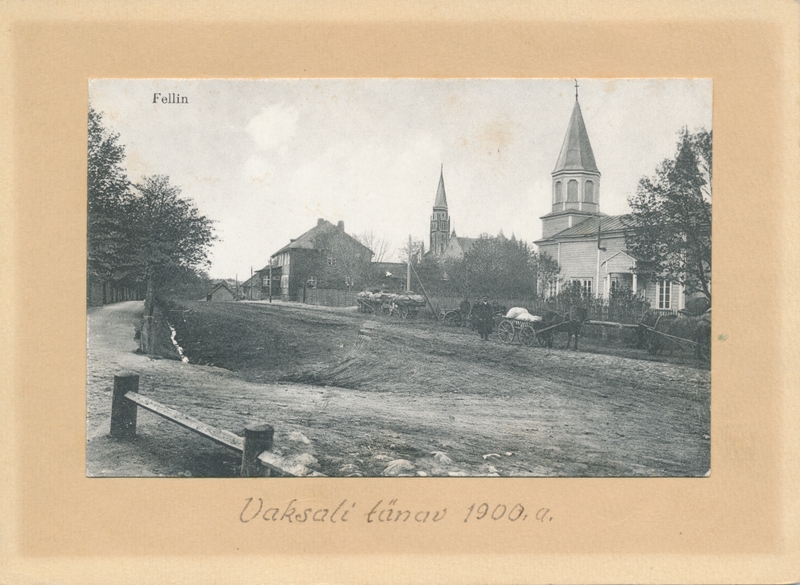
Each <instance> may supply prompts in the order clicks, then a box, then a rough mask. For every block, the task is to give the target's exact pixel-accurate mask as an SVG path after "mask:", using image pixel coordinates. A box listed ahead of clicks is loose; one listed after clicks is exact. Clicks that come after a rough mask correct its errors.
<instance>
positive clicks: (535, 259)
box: [416, 233, 559, 299]
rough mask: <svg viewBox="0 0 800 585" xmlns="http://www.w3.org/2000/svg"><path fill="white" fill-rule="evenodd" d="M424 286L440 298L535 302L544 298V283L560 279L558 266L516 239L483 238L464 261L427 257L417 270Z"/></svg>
mask: <svg viewBox="0 0 800 585" xmlns="http://www.w3.org/2000/svg"><path fill="white" fill-rule="evenodd" d="M416 270H417V273H418V274H419V276H420V278H421V279H422V280H423V282H425V283H426V286H428V285H427V283H431V288H432V289H433V290H434V291H435V292H437V293H440V294H447V295H450V296H458V297H464V298H472V297H474V296H481V295H489V296H491V297H493V298H505V299H512V298H514V299H519V298H534V297H537V296H541V295H542V294H544V292H545V291H544V290H542V285H543V283H548V282H550V281H551V280H553V279H554V278H557V276H558V271H559V268H558V265H557V264H556V262H555V261H554V260H553V259H552V258H550V257H549V256H547V255H546V254H545V255H540V254H539V253H538V252H536V251H535V250H533V249H531V248H530V247H529V246H528V244H527V243H526V242H524V241H521V240H517V239H516V238H515V237H514V236H513V235H512V236H511V238H506V237H505V236H504V235H503V234H502V233H500V234H499V235H497V236H489V235H487V234H482V235H481V236H480V237H479V238H478V239H477V240H475V241H474V242H473V243H472V246H471V247H470V248H469V250H467V251H466V252H465V253H464V257H463V258H444V259H439V258H436V257H434V256H432V255H428V256H425V257H424V258H423V259H422V261H421V262H420V263H419V265H418V266H416Z"/></svg>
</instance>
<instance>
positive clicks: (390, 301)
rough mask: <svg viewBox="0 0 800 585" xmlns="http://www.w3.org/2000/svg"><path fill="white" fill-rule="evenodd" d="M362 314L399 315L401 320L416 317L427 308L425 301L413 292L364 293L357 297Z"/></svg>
mask: <svg viewBox="0 0 800 585" xmlns="http://www.w3.org/2000/svg"><path fill="white" fill-rule="evenodd" d="M356 303H358V310H359V312H361V313H373V314H382V315H397V316H398V317H400V318H401V319H408V318H409V317H416V316H417V315H418V314H419V310H420V309H421V308H422V307H424V306H425V299H424V298H423V297H422V295H418V294H416V293H415V292H413V291H406V292H403V293H399V294H398V293H390V292H388V291H378V292H370V291H362V292H360V293H358V294H357V295H356Z"/></svg>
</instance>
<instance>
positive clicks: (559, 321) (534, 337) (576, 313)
mask: <svg viewBox="0 0 800 585" xmlns="http://www.w3.org/2000/svg"><path fill="white" fill-rule="evenodd" d="M586 315H587V312H586V309H584V308H581V307H570V309H569V310H568V311H567V312H566V313H559V312H557V311H547V312H546V313H545V316H544V317H540V316H539V315H532V314H530V313H529V312H528V310H527V309H525V308H523V307H513V308H512V309H510V310H509V311H508V313H506V315H505V317H502V318H501V319H500V323H499V324H498V325H497V335H498V337H500V341H502V342H503V343H513V342H514V341H515V340H518V341H519V342H520V343H521V344H522V345H526V346H529V347H530V346H532V345H534V344H535V343H538V344H539V345H540V346H541V347H552V346H553V335H554V334H555V333H556V331H566V332H567V335H568V337H567V347H569V345H570V341H571V340H572V338H573V337H574V338H575V349H578V335H579V332H580V329H581V327H582V325H583V323H584V321H586Z"/></svg>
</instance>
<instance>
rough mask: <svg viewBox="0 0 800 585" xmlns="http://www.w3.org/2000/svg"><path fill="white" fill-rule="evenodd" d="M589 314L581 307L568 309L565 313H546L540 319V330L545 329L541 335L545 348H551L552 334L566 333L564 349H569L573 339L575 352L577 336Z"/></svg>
mask: <svg viewBox="0 0 800 585" xmlns="http://www.w3.org/2000/svg"><path fill="white" fill-rule="evenodd" d="M588 316H589V312H588V311H587V310H586V309H585V308H583V307H570V308H569V310H568V311H567V312H566V313H563V314H562V313H559V312H557V311H547V312H545V314H544V316H543V317H542V324H541V328H542V329H547V331H545V332H544V333H542V338H543V340H544V344H545V347H553V334H554V333H555V332H556V331H566V332H567V345H566V346H564V349H569V345H570V343H571V342H572V338H573V337H574V338H575V350H576V351H577V350H578V336H579V335H580V332H581V328H582V327H583V322H584V321H586V319H587V317H588Z"/></svg>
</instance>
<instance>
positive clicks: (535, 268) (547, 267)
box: [529, 250, 561, 298]
mask: <svg viewBox="0 0 800 585" xmlns="http://www.w3.org/2000/svg"><path fill="white" fill-rule="evenodd" d="M529 262H530V266H531V270H532V272H533V274H534V275H535V283H536V296H537V297H539V298H543V297H544V296H545V295H547V294H548V292H549V291H550V287H551V285H552V284H553V283H555V282H557V281H558V274H559V273H560V272H561V267H560V266H559V265H558V262H556V260H555V258H553V257H552V256H550V255H549V254H539V253H537V252H536V251H534V250H531V255H530V260H529Z"/></svg>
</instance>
